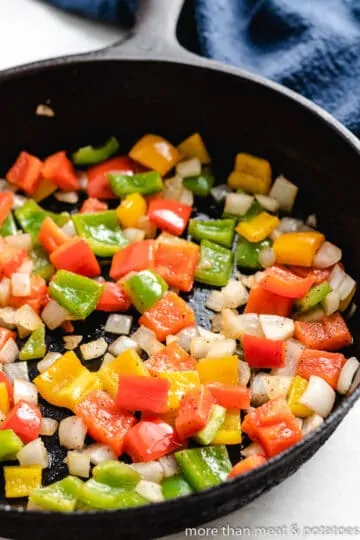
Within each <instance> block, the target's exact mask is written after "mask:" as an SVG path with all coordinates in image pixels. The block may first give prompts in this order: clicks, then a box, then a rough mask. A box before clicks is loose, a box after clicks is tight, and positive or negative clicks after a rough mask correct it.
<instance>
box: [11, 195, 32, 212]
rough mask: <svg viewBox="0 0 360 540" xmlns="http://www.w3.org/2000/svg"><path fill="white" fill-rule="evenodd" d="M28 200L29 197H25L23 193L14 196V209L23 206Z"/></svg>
mask: <svg viewBox="0 0 360 540" xmlns="http://www.w3.org/2000/svg"><path fill="white" fill-rule="evenodd" d="M27 200H28V199H27V197H24V196H23V195H18V194H16V195H15V196H14V204H13V209H14V210H17V209H18V208H21V207H22V206H24V204H25V203H26V201H27Z"/></svg>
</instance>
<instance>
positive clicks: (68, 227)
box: [61, 219, 76, 238]
mask: <svg viewBox="0 0 360 540" xmlns="http://www.w3.org/2000/svg"><path fill="white" fill-rule="evenodd" d="M61 229H62V231H63V232H64V233H65V234H66V236H69V237H70V238H71V237H73V236H76V229H75V225H74V222H73V220H72V219H69V221H67V222H66V223H65V225H63V226H62V227H61Z"/></svg>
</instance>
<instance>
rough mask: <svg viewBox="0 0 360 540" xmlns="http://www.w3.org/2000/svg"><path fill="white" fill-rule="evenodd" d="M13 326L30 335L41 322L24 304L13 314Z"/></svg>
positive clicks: (31, 309)
mask: <svg viewBox="0 0 360 540" xmlns="http://www.w3.org/2000/svg"><path fill="white" fill-rule="evenodd" d="M15 324H16V326H17V327H18V328H19V327H20V328H21V329H25V330H28V331H29V332H30V333H31V332H33V331H34V330H36V329H37V328H38V327H39V326H41V325H42V320H41V319H40V317H39V315H38V314H37V313H36V312H35V311H34V310H33V308H32V307H31V306H29V305H28V304H24V305H23V306H21V307H20V308H19V309H17V310H16V312H15Z"/></svg>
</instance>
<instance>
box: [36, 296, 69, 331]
mask: <svg viewBox="0 0 360 540" xmlns="http://www.w3.org/2000/svg"><path fill="white" fill-rule="evenodd" d="M69 316H70V313H69V312H68V311H67V310H66V309H65V308H63V307H62V306H60V305H59V304H58V303H57V302H55V300H52V299H51V300H50V302H48V304H46V306H45V307H44V309H43V310H42V313H41V318H42V320H43V321H44V323H45V324H46V326H47V327H48V328H49V329H50V330H54V329H55V328H58V327H59V326H61V324H62V323H63V322H64V321H66V320H67V319H68V318H69Z"/></svg>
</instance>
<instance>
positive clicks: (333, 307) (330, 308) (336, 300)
mask: <svg viewBox="0 0 360 540" xmlns="http://www.w3.org/2000/svg"><path fill="white" fill-rule="evenodd" d="M321 305H322V308H323V310H324V313H325V315H332V314H333V313H335V312H336V311H337V310H338V309H339V306H340V296H339V293H338V291H330V292H329V294H327V295H326V296H325V298H324V300H323V301H322V302H321Z"/></svg>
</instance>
